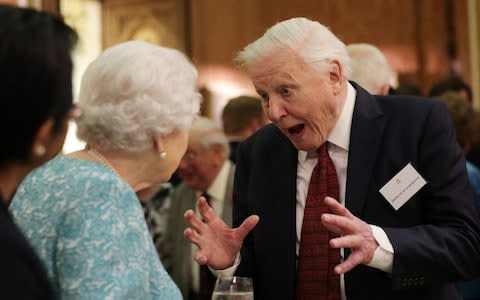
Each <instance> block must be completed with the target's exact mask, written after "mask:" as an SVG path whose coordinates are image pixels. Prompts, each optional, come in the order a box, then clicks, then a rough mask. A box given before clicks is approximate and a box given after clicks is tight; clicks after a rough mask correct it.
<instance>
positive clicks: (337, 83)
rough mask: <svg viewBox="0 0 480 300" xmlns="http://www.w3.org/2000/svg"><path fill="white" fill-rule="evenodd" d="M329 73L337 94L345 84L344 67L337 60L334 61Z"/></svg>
mask: <svg viewBox="0 0 480 300" xmlns="http://www.w3.org/2000/svg"><path fill="white" fill-rule="evenodd" d="M329 74H330V84H331V85H332V88H333V90H334V92H335V94H336V95H337V94H338V93H339V92H340V91H341V90H342V87H343V84H344V78H343V69H342V66H341V65H340V63H339V62H338V61H337V60H334V61H332V63H331V66H330V73H329Z"/></svg>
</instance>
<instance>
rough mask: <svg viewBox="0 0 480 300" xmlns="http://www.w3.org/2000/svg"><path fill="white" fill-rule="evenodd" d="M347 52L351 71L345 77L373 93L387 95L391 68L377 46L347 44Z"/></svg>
mask: <svg viewBox="0 0 480 300" xmlns="http://www.w3.org/2000/svg"><path fill="white" fill-rule="evenodd" d="M347 52H348V55H349V56H350V60H351V62H350V67H351V69H352V70H351V73H350V76H349V77H348V78H347V79H348V80H353V81H355V82H356V83H358V84H359V85H360V86H361V87H362V88H364V89H366V90H367V91H368V92H369V93H370V94H373V95H388V91H389V89H390V79H391V76H392V70H391V68H390V65H389V64H388V62H387V59H386V58H385V55H383V53H382V51H380V49H378V48H377V47H375V46H373V45H370V44H365V43H360V44H349V45H348V46H347Z"/></svg>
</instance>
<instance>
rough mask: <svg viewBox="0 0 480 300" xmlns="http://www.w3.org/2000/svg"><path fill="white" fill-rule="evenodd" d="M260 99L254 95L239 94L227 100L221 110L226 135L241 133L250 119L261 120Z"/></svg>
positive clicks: (248, 124) (262, 115) (262, 116)
mask: <svg viewBox="0 0 480 300" xmlns="http://www.w3.org/2000/svg"><path fill="white" fill-rule="evenodd" d="M263 119H264V113H263V108H262V101H261V100H260V99H258V98H255V97H249V96H239V97H236V98H232V99H230V100H229V101H228V103H227V104H226V105H225V107H224V108H223V111H222V122H223V131H224V132H225V134H227V135H235V134H239V133H241V132H242V131H243V130H245V129H246V128H248V126H250V124H251V123H252V121H254V120H259V121H260V122H262V121H263Z"/></svg>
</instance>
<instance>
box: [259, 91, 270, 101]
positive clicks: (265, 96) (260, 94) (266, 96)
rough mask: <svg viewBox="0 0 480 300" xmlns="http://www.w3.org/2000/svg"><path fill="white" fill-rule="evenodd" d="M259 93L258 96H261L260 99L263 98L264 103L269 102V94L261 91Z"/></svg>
mask: <svg viewBox="0 0 480 300" xmlns="http://www.w3.org/2000/svg"><path fill="white" fill-rule="evenodd" d="M257 93H258V95H259V96H260V98H262V99H263V100H264V101H267V100H268V94H267V93H265V92H260V91H258V92H257Z"/></svg>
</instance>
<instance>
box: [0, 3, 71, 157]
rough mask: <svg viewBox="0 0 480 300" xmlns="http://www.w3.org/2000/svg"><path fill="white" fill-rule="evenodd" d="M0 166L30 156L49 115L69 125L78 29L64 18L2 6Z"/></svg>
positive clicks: (59, 124) (0, 30)
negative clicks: (73, 52)
mask: <svg viewBox="0 0 480 300" xmlns="http://www.w3.org/2000/svg"><path fill="white" fill-rule="evenodd" d="M0 41H1V42H0V101H1V102H0V105H1V106H0V111H1V112H2V115H0V134H1V137H2V141H3V144H2V147H0V165H4V164H6V163H8V162H10V161H24V160H26V159H27V158H28V157H29V153H30V148H31V145H32V142H33V139H34V137H35V134H36V132H37V131H38V129H39V128H40V126H41V125H42V124H43V123H44V122H45V121H46V120H48V119H49V118H53V120H54V121H55V125H54V130H56V131H59V130H60V129H61V128H62V126H63V125H64V121H65V119H66V118H67V115H68V112H69V110H70V108H71V106H72V67H73V66H72V59H71V57H70V53H71V51H72V49H73V47H74V45H75V43H76V41H77V35H76V33H75V31H74V30H73V29H72V28H70V27H69V26H68V25H66V24H65V23H64V22H63V21H62V20H61V19H60V18H59V17H57V16H53V15H50V14H48V13H45V12H40V11H36V10H33V9H28V8H19V7H14V6H8V5H0Z"/></svg>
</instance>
